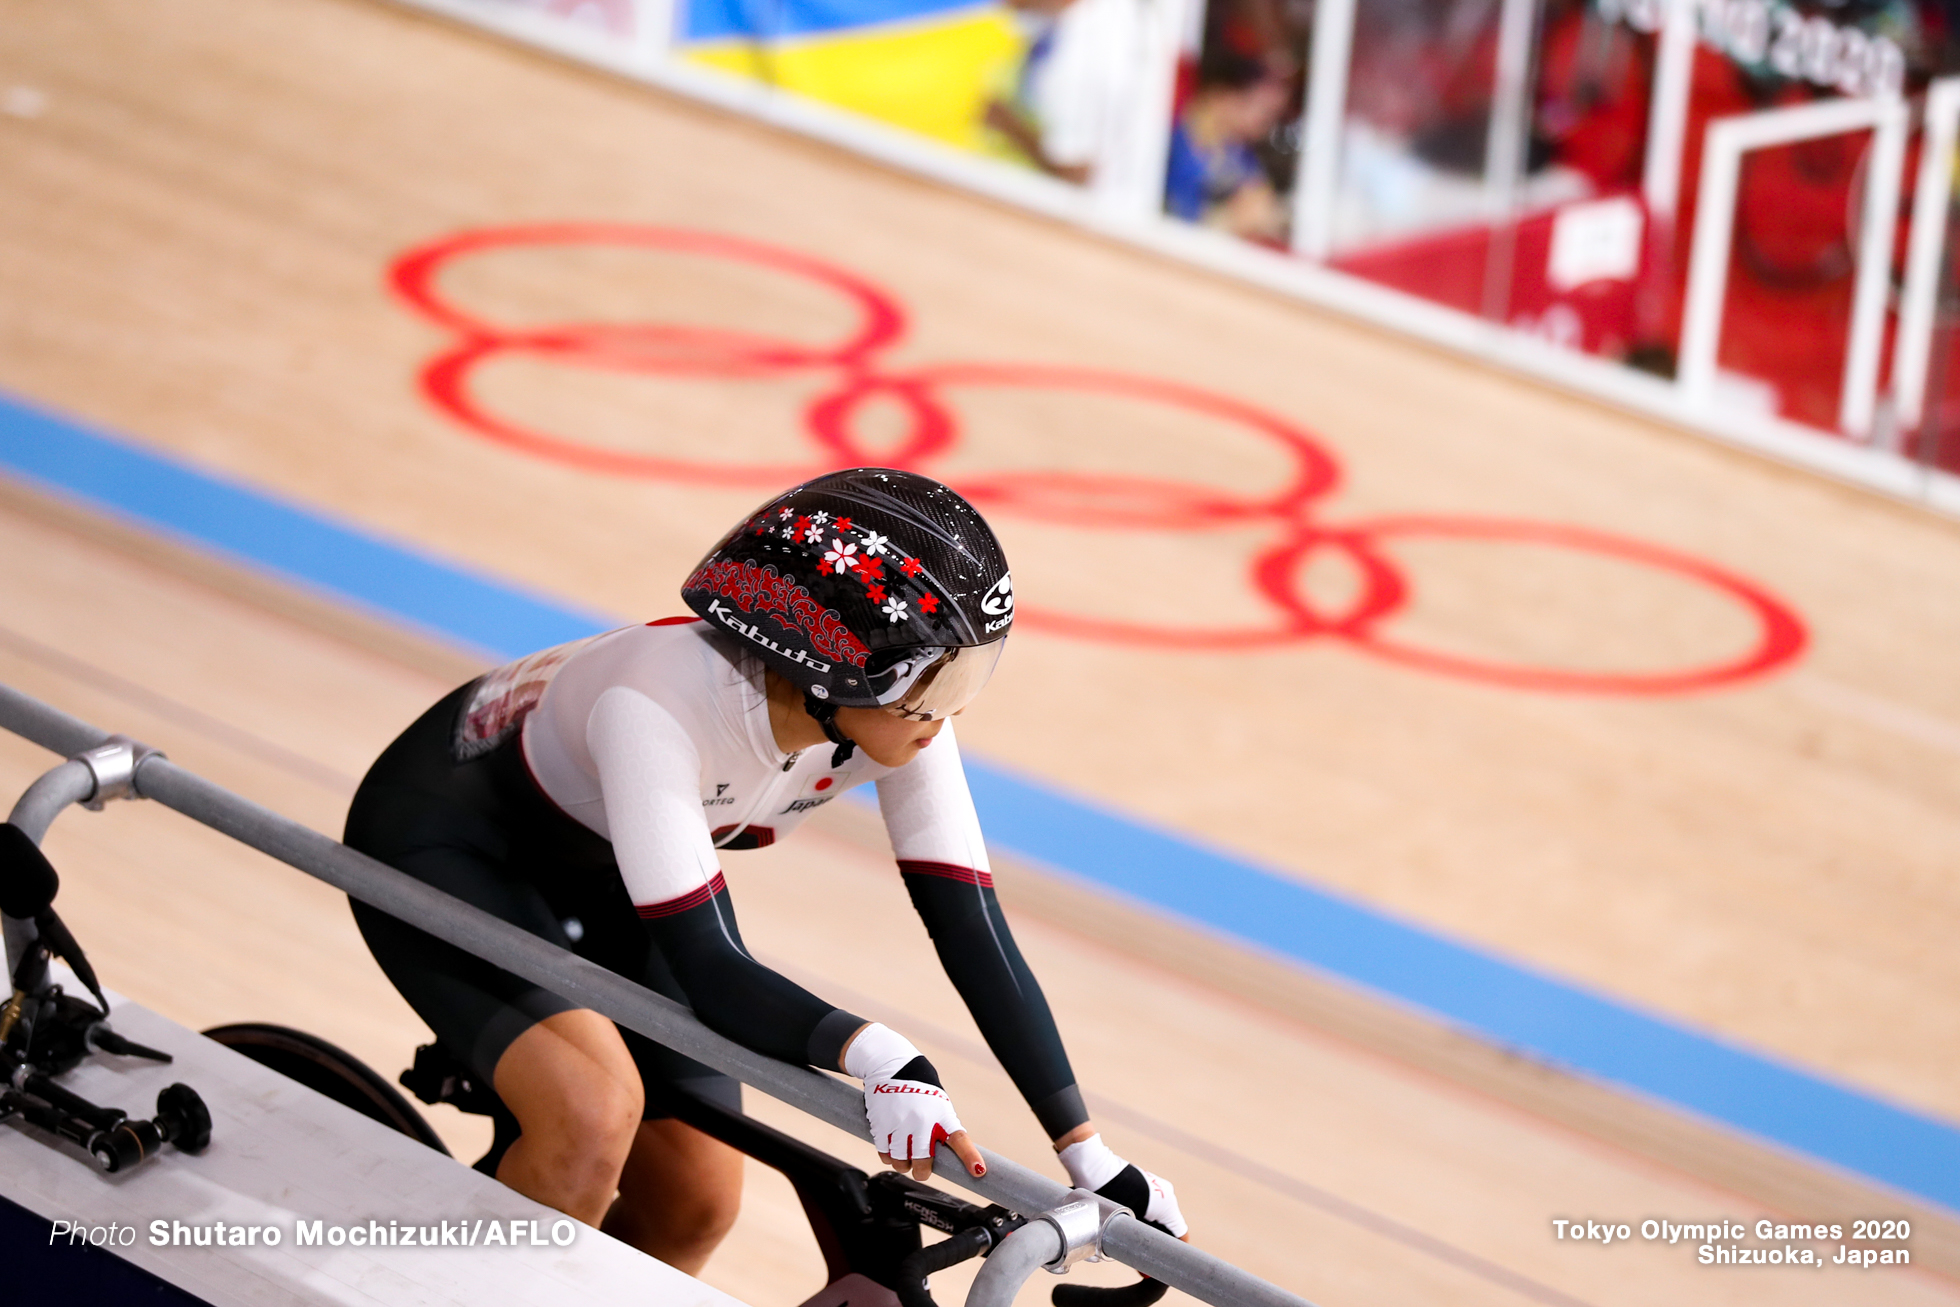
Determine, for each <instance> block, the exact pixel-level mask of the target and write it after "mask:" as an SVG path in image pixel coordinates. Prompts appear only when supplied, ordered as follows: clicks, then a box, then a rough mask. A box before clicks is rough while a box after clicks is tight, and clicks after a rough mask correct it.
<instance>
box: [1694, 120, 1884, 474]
mask: <svg viewBox="0 0 1960 1307" xmlns="http://www.w3.org/2000/svg"><path fill="white" fill-rule="evenodd" d="M1906 117H1907V114H1906V106H1905V102H1904V101H1902V100H1892V99H1886V100H1826V101H1822V102H1819V103H1816V104H1804V105H1797V106H1795V107H1793V108H1789V109H1770V110H1766V111H1764V112H1762V113H1752V114H1744V115H1741V116H1739V117H1735V118H1721V119H1718V120H1716V121H1715V122H1713V123H1710V124H1709V127H1708V133H1707V135H1706V136H1705V137H1704V138H1703V144H1702V152H1701V184H1700V189H1699V190H1698V191H1697V192H1696V199H1695V207H1696V213H1695V233H1694V246H1693V253H1692V254H1691V256H1690V258H1689V262H1688V295H1687V307H1686V311H1685V314H1684V318H1683V321H1682V325H1681V353H1680V364H1679V368H1678V370H1677V373H1676V375H1677V378H1678V380H1677V384H1678V385H1679V386H1680V387H1681V391H1682V393H1683V394H1684V395H1686V396H1687V397H1688V399H1689V401H1690V402H1691V403H1695V404H1705V405H1711V406H1712V405H1713V404H1714V403H1715V372H1716V367H1715V362H1716V353H1717V351H1718V349H1719V348H1720V346H1721V336H1722V301H1723V297H1724V295H1725V293H1726V292H1727V290H1728V280H1729V262H1730V255H1731V251H1732V247H1733V243H1734V238H1735V204H1736V190H1737V187H1738V185H1739V183H1740V181H1741V176H1742V156H1743V155H1744V154H1746V153H1748V152H1749V151H1751V150H1760V149H1763V148H1765V147H1768V146H1772V145H1789V144H1792V143H1794V142H1797V141H1808V140H1815V139H1817V138H1818V137H1824V136H1839V135H1842V134H1844V133H1846V132H1855V131H1861V130H1866V129H1869V130H1870V131H1871V133H1872V144H1871V151H1870V154H1869V155H1868V157H1867V160H1866V167H1865V203H1864V211H1863V221H1862V223H1861V224H1860V231H1859V238H1858V278H1857V283H1856V286H1855V288H1854V290H1853V292H1852V302H1851V341H1850V347H1849V348H1848V349H1847V350H1846V351H1845V360H1844V387H1843V391H1842V395H1841V398H1840V402H1839V405H1838V425H1839V426H1840V427H1842V428H1843V429H1844V431H1845V433H1846V434H1848V435H1851V436H1853V437H1855V438H1857V439H1859V440H1869V439H1870V438H1871V435H1872V421H1873V417H1874V416H1875V414H1876V412H1877V403H1878V365H1879V356H1880V353H1881V351H1882V348H1883V346H1884V342H1885V292H1886V282H1887V279H1888V278H1889V276H1890V272H1891V263H1892V228H1893V225H1894V220H1893V216H1892V215H1894V214H1895V213H1897V212H1898V207H1899V180H1900V177H1899V174H1900V173H1901V172H1902V171H1903V169H1904V165H1905V150H1906Z"/></svg>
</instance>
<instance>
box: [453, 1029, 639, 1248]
mask: <svg viewBox="0 0 1960 1307" xmlns="http://www.w3.org/2000/svg"><path fill="white" fill-rule="evenodd" d="M491 1083H492V1084H493V1085H494V1086H495V1088H496V1090H497V1096H498V1097H499V1098H501V1099H503V1100H504V1106H506V1107H508V1108H509V1109H510V1111H511V1115H513V1116H515V1117H516V1118H517V1123H518V1125H519V1126H520V1127H521V1128H522V1130H523V1132H524V1133H523V1134H522V1135H521V1136H520V1137H519V1138H518V1140H517V1142H516V1143H514V1144H512V1145H511V1146H510V1148H509V1149H508V1150H507V1151H506V1152H505V1153H504V1156H503V1160H502V1161H501V1162H500V1163H498V1165H497V1179H499V1180H501V1181H502V1182H503V1183H505V1184H507V1185H509V1186H510V1187H511V1188H513V1189H515V1190H517V1192H519V1193H521V1194H523V1195H525V1196H526V1197H529V1198H535V1199H537V1200H538V1201H539V1202H541V1203H545V1204H548V1205H549V1206H552V1207H555V1208H557V1209H558V1210H559V1211H561V1212H564V1213H566V1214H567V1215H570V1216H575V1217H577V1218H578V1219H579V1220H581V1221H584V1222H585V1223H586V1224H587V1225H591V1226H594V1227H597V1226H599V1225H601V1224H602V1223H603V1222H604V1221H605V1218H606V1212H607V1209H609V1208H610V1207H611V1206H612V1205H613V1194H614V1192H615V1191H616V1190H617V1189H618V1188H619V1186H620V1184H621V1179H620V1172H621V1169H622V1168H623V1167H624V1166H625V1165H626V1164H627V1160H628V1157H629V1154H630V1152H631V1150H632V1148H633V1146H634V1142H635V1134H636V1131H637V1130H638V1129H639V1128H640V1124H641V1123H640V1114H641V1110H642V1107H643V1105H644V1101H645V1096H644V1092H643V1090H642V1089H641V1086H640V1074H639V1068H638V1067H636V1066H635V1065H634V1064H633V1059H632V1057H631V1056H630V1055H629V1054H628V1053H627V1051H626V1045H625V1043H624V1041H622V1040H621V1039H620V1037H619V1031H618V1029H617V1028H616V1027H615V1026H614V1025H613V1023H612V1022H611V1021H609V1020H607V1019H606V1018H605V1017H602V1016H600V1015H599V1014H598V1013H597V1012H592V1011H588V1010H586V1009H584V1008H574V1009H572V1010H569V1011H564V1012H557V1013H554V1014H553V1015H551V1016H548V1017H546V1018H544V1019H543V1020H542V1021H539V1022H537V1023H536V1024H535V1025H532V1026H531V1027H530V1028H528V1029H527V1030H525V1031H524V1032H523V1033H522V1034H520V1035H518V1036H517V1037H516V1038H515V1039H513V1040H512V1041H511V1042H510V1046H509V1047H508V1048H506V1049H505V1050H504V1053H503V1056H502V1057H501V1058H499V1059H498V1061H497V1065H496V1071H495V1073H494V1078H493V1079H492V1082H491Z"/></svg>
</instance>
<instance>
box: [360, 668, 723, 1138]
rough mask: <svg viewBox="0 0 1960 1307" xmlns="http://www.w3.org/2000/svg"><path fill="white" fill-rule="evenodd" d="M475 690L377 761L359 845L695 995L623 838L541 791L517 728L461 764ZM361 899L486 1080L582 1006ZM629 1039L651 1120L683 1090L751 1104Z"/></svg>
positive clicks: (688, 1064) (368, 917)
mask: <svg viewBox="0 0 1960 1307" xmlns="http://www.w3.org/2000/svg"><path fill="white" fill-rule="evenodd" d="M472 688H473V686H472V685H466V686H463V687H462V688H461V689H459V690H457V691H456V692H455V693H453V694H450V695H449V696H447V697H446V698H444V699H443V700H442V701H441V702H440V703H438V704H436V706H435V707H433V708H431V709H429V711H428V712H426V713H424V714H422V716H421V718H420V719H419V720H418V721H417V722H416V723H415V724H414V725H413V726H410V727H409V728H408V729H407V730H406V731H404V732H402V734H401V737H400V738H399V739H397V740H396V741H395V742H394V743H393V744H391V745H389V746H388V748H387V749H386V750H385V751H384V752H383V753H382V755H381V756H380V757H379V758H378V759H376V760H375V763H374V766H372V767H370V768H369V769H368V773H367V776H366V777H365V778H364V779H363V780H362V781H361V787H360V789H359V790H357V791H356V792H355V794H354V802H353V805H352V807H351V808H349V810H348V813H347V835H346V843H347V844H348V846H349V847H350V848H355V849H358V850H360V851H361V852H362V853H365V854H367V855H368V856H369V857H372V858H375V859H378V860H379V861H381V862H385V863H387V864H388V865H389V866H391V867H396V868H399V869H400V870H402V871H405V872H407V873H408V874H409V875H411V876H413V877H415V878H416V879H417V880H419V881H422V882H424V883H425V884H428V885H433V886H434V887H435V888H437V889H439V890H442V891H444V892H445V893H448V894H453V895H455V896H456V897H457V898H459V899H462V900H463V901H465V902H467V903H472V904H474V905H476V906H477V907H479V908H482V909H483V910H484V911H485V912H489V913H491V914H492V915H494V916H498V917H501V918H503V919H504V920H505V921H508V922H510V923H511V924H512V925H514V926H518V927H521V928H522V929H524V930H527V931H529V932H531V933H532V934H533V935H537V936H540V937H541V938H544V939H548V940H550V941H551V942H552V943H554V944H557V945H558V946H560V947H561V948H568V949H570V950H571V951H572V952H574V953H577V954H579V955H580V956H581V957H586V958H589V959H591V960H592V961H594V962H596V963H598V964H599V965H600V966H603V967H605V968H607V969H608V970H611V971H616V972H618V973H619V974H620V975H622V976H626V977H628V978H629V979H632V980H636V981H638V982H639V983H640V984H642V985H645V986H646V987H647V988H648V989H651V990H653V991H654V992H655V993H659V994H665V995H666V996H667V997H669V998H671V999H674V1000H675V1001H677V1002H680V1003H686V1002H687V996H686V995H685V994H684V993H682V992H681V987H680V985H679V984H678V983H677V982H676V981H675V979H674V975H673V972H672V971H671V970H670V969H669V968H668V966H667V962H666V960H665V959H664V958H663V957H662V956H661V955H660V952H659V950H658V949H656V948H654V947H653V944H652V942H651V940H650V939H649V938H648V935H647V930H646V927H645V926H644V925H643V924H642V923H641V921H640V919H639V914H638V913H636V912H635V911H634V909H633V902H632V900H631V898H629V897H628V895H627V893H626V887H625V885H624V883H623V882H622V881H621V880H620V875H619V864H618V863H617V862H615V861H614V859H613V850H612V844H611V843H610V842H609V841H607V840H605V839H603V838H601V837H600V836H599V835H597V834H595V833H594V832H592V831H590V830H588V829H587V828H585V827H584V826H581V825H580V824H579V823H578V822H576V821H574V820H573V819H572V818H570V817H568V816H566V815H565V814H564V813H563V812H561V811H559V809H558V808H557V807H556V806H555V805H553V804H552V802H551V801H550V800H549V799H547V798H546V797H545V796H544V794H543V793H542V792H541V791H540V790H539V789H538V787H537V783H536V782H535V781H533V780H532V779H531V775H530V771H529V769H528V768H526V766H525V764H524V758H523V754H522V752H521V750H522V745H521V743H520V735H519V733H517V732H513V733H512V734H511V736H510V738H509V739H507V740H505V741H504V742H503V743H502V744H500V745H498V746H497V747H496V748H495V749H493V750H491V751H490V752H489V753H486V754H484V755H483V756H481V757H478V758H474V759H471V760H470V761H467V762H458V761H456V759H455V756H454V754H453V753H452V751H451V740H452V738H453V737H454V733H455V727H456V717H457V714H458V713H459V712H461V711H462V706H463V704H464V702H465V701H466V700H467V699H468V696H469V691H470V690H471V689H472ZM353 906H354V920H355V922H356V924H358V925H359V926H360V929H361V935H362V937H363V938H364V939H366V940H367V945H368V948H369V950H371V951H372V952H373V954H374V958H375V961H377V962H379V963H380V964H381V969H382V971H384V972H386V973H387V976H388V979H389V980H391V981H393V982H394V985H395V988H396V989H398V990H400V991H401V995H402V997H403V998H405V999H407V1000H408V1004H409V1006H410V1007H412V1008H414V1009H415V1011H416V1013H417V1015H419V1016H420V1017H421V1018H422V1019H423V1020H424V1021H426V1022H428V1024H429V1028H430V1029H431V1030H433V1031H434V1032H435V1035H436V1039H437V1040H438V1041H439V1042H440V1043H441V1044H442V1045H443V1046H444V1047H445V1048H447V1049H448V1050H449V1051H450V1052H451V1053H452V1054H454V1055H455V1056H457V1057H459V1058H461V1059H463V1060H464V1061H465V1062H467V1063H468V1064H469V1066H470V1067H471V1068H472V1069H474V1070H475V1071H476V1073H477V1075H478V1076H480V1077H481V1083H483V1084H485V1085H488V1084H492V1083H493V1082H494V1076H495V1072H496V1067H497V1060H498V1059H499V1058H501V1057H502V1056H503V1055H504V1050H505V1049H507V1048H509V1047H510V1045H511V1041H512V1040H514V1039H516V1038H517V1037H518V1036H519V1035H521V1034H523V1033H524V1032H525V1031H526V1030H528V1029H530V1028H531V1027H532V1026H533V1025H535V1024H536V1023H537V1022H539V1021H541V1020H543V1019H544V1018H546V1017H548V1016H551V1015H552V1014H554V1013H557V1012H569V1011H572V1010H574V1009H576V1008H577V1007H578V1006H579V1004H576V1003H573V1002H572V1001H571V1000H569V999H566V998H561V997H560V996H559V995H557V994H554V993H552V992H550V991H549V990H547V989H544V988H541V987H540V986H538V985H535V984H533V983H532V982H530V981H528V980H524V979H522V978H521V977H518V976H514V975H512V974H511V973H510V972H508V971H505V970H503V969H502V968H501V967H497V966H494V965H492V964H491V963H489V962H486V961H484V960H483V959H482V958H479V957H476V956H475V955H473V954H470V953H465V952H464V951H463V950H461V949H459V948H457V947H456V946H455V945H453V944H449V943H445V942H444V941H442V940H439V939H437V938H435V936H433V935H430V934H428V933H426V932H424V931H422V930H418V929H417V928H416V927H414V926H411V925H408V924H407V923H405V922H401V921H397V920H396V919H395V918H393V917H391V916H389V915H387V914H386V913H384V912H382V911H380V910H379V909H376V908H371V907H369V906H368V905H366V904H365V903H361V902H358V901H354V904H353ZM574 935H576V936H577V938H576V939H574V938H573V936H574ZM619 1033H620V1034H621V1035H622V1036H624V1037H625V1040H626V1047H627V1050H628V1051H629V1052H630V1053H631V1054H632V1056H633V1061H634V1062H635V1063H636V1064H637V1065H638V1066H639V1068H640V1078H641V1081H642V1082H643V1083H644V1084H645V1086H646V1112H645V1117H646V1119H647V1120H655V1119H658V1118H661V1117H666V1116H670V1115H672V1113H671V1112H669V1111H668V1110H667V1109H666V1108H665V1106H664V1103H665V1101H666V1100H667V1098H668V1096H669V1094H670V1093H671V1092H672V1091H673V1090H674V1089H684V1090H685V1091H686V1092H689V1093H692V1094H694V1095H695V1096H696V1097H700V1098H706V1099H708V1100H709V1101H711V1102H715V1103H720V1104H722V1105H724V1106H727V1107H731V1108H734V1109H736V1110H738V1111H739V1110H740V1108H741V1103H742V1087H741V1084H740V1082H738V1081H736V1080H734V1079H733V1078H731V1077H729V1076H726V1075H723V1074H722V1073H721V1072H719V1071H715V1070H713V1069H711V1068H709V1067H706V1066H703V1065H702V1064H701V1063H699V1062H696V1061H694V1060H693V1059H692V1058H688V1057H683V1056H682V1055H681V1054H679V1053H676V1052H674V1051H673V1050H672V1049H669V1048H664V1047H662V1046H661V1045H659V1044H656V1043H654V1042H653V1041H652V1040H650V1039H648V1038H646V1037H645V1036H644V1035H641V1034H639V1033H637V1032H635V1031H631V1030H627V1029H624V1028H623V1027H622V1028H620V1031H619Z"/></svg>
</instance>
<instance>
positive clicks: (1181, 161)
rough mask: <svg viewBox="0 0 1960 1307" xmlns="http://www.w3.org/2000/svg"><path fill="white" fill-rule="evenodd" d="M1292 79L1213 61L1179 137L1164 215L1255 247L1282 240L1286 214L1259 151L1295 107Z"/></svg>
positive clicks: (1261, 65)
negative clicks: (1251, 241)
mask: <svg viewBox="0 0 1960 1307" xmlns="http://www.w3.org/2000/svg"><path fill="white" fill-rule="evenodd" d="M1292 98H1293V97H1292V93H1291V90H1290V88H1289V84H1288V80H1287V78H1285V77H1284V76H1282V75H1279V74H1277V73H1276V72H1275V71H1274V70H1273V69H1272V67H1271V66H1270V65H1269V64H1268V63H1266V62H1265V61H1264V60H1261V59H1254V58H1249V57H1247V56H1245V55H1242V54H1235V53H1232V52H1229V51H1218V52H1215V53H1212V54H1209V55H1207V56H1206V58H1205V60H1204V62H1203V63H1201V64H1200V65H1199V67H1198V85H1197V88H1196V89H1195V90H1194V91H1193V92H1192V93H1191V98H1190V100H1189V101H1187V102H1186V104H1185V106H1184V112H1183V113H1181V114H1179V115H1178V118H1177V124H1176V126H1175V127H1173V128H1172V130H1171V149H1170V164H1169V167H1168V168H1167V169H1166V174H1165V180H1164V209H1165V211H1166V212H1168V213H1170V214H1171V215H1172V216H1174V217H1178V218H1183V219H1184V220H1185V221H1187V222H1200V223H1204V224H1205V225H1207V226H1212V227H1219V228H1222V229H1224V230H1226V231H1229V232H1232V233H1233V234H1234V235H1238V236H1245V237H1250V238H1252V239H1255V240H1268V241H1274V240H1279V239H1281V238H1282V237H1283V236H1284V234H1285V231H1286V218H1287V215H1286V209H1285V206H1284V205H1282V204H1281V203H1280V201H1279V196H1278V194H1277V192H1275V191H1274V189H1273V184H1272V180H1271V179H1270V178H1269V177H1267V175H1266V171H1265V169H1264V168H1263V167H1261V166H1260V162H1259V155H1258V153H1257V152H1256V150H1255V148H1254V147H1255V146H1256V144H1257V143H1258V142H1260V141H1262V140H1264V139H1265V138H1266V137H1267V136H1269V135H1270V134H1271V133H1272V130H1273V128H1274V127H1275V126H1277V125H1278V124H1279V120H1280V118H1281V116H1282V115H1284V114H1285V113H1286V111H1287V109H1288V108H1289V107H1290V106H1291V103H1292Z"/></svg>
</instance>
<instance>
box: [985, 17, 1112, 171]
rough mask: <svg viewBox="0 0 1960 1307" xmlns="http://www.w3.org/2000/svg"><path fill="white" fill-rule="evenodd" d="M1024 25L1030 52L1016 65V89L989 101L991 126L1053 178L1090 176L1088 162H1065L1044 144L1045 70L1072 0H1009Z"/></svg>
mask: <svg viewBox="0 0 1960 1307" xmlns="http://www.w3.org/2000/svg"><path fill="white" fill-rule="evenodd" d="M1005 2H1006V5H1007V7H1008V8H1009V9H1010V10H1012V11H1013V13H1014V15H1015V17H1016V19H1017V20H1018V21H1019V23H1020V26H1021V31H1022V35H1023V36H1024V37H1025V39H1026V40H1027V43H1028V44H1027V51H1026V53H1024V54H1023V55H1022V56H1021V63H1020V66H1019V67H1018V68H1017V69H1015V73H1014V83H1013V86H1012V87H1011V88H1003V89H1002V90H1001V91H1000V92H999V93H997V94H995V96H994V97H993V98H992V99H991V100H989V101H988V103H987V112H986V123H987V126H989V127H991V128H993V129H994V130H995V131H997V132H999V133H1000V134H1001V135H1002V136H1003V137H1005V138H1006V139H1007V142H1008V144H1009V145H1010V146H1011V147H1012V151H1013V152H1014V153H1015V154H1017V155H1019V156H1020V157H1021V159H1022V160H1023V161H1025V162H1027V163H1031V164H1033V165H1034V166H1035V167H1037V168H1039V169H1040V170H1041V171H1043V172H1045V173H1047V174H1048V175H1050V176H1051V177H1060V178H1062V179H1063V180H1065V181H1072V182H1083V181H1087V180H1088V179H1089V165H1088V163H1087V162H1083V163H1079V164H1069V163H1064V162H1062V161H1061V160H1059V159H1056V158H1055V157H1054V156H1052V155H1051V154H1050V153H1049V152H1048V150H1047V148H1046V147H1045V146H1044V144H1043V140H1042V120H1041V113H1040V109H1039V107H1038V106H1037V104H1036V101H1037V99H1038V98H1039V96H1040V92H1041V90H1042V88H1043V83H1044V82H1045V81H1046V76H1045V74H1046V70H1047V67H1048V64H1049V62H1050V60H1051V59H1052V58H1053V57H1054V53H1055V40H1056V35H1057V33H1056V29H1057V27H1058V26H1059V24H1058V22H1057V20H1058V18H1059V17H1060V15H1061V13H1062V11H1063V10H1065V9H1067V8H1068V7H1069V5H1070V4H1071V3H1073V0H1005Z"/></svg>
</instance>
